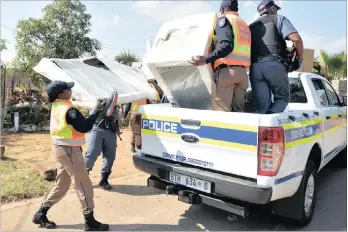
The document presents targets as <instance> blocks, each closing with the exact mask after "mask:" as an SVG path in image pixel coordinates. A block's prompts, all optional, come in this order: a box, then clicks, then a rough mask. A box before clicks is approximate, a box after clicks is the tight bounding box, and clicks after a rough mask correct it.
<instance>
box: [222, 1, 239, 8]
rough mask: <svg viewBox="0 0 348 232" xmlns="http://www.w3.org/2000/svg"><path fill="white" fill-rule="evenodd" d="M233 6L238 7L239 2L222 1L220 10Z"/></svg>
mask: <svg viewBox="0 0 348 232" xmlns="http://www.w3.org/2000/svg"><path fill="white" fill-rule="evenodd" d="M233 5H236V6H238V0H222V2H221V5H220V9H221V8H224V7H231V6H233Z"/></svg>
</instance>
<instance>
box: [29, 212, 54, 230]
mask: <svg viewBox="0 0 348 232" xmlns="http://www.w3.org/2000/svg"><path fill="white" fill-rule="evenodd" d="M49 209H50V208H49V207H45V206H40V209H39V210H38V211H37V212H36V213H35V214H34V217H33V220H32V222H33V223H35V224H37V225H40V226H41V227H44V228H46V229H55V228H56V227H57V225H56V223H54V222H51V221H49V220H48V218H47V211H48V210H49Z"/></svg>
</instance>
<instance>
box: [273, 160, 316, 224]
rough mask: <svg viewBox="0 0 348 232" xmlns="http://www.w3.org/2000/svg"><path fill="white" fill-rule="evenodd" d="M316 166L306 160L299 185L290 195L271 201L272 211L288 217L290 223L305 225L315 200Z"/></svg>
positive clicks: (310, 216) (310, 217)
mask: <svg viewBox="0 0 348 232" xmlns="http://www.w3.org/2000/svg"><path fill="white" fill-rule="evenodd" d="M316 167H317V166H316V165H315V163H314V161H313V160H308V162H307V164H306V168H305V171H304V174H303V176H302V180H301V183H300V186H299V187H298V189H297V191H296V193H295V194H294V195H293V196H292V197H288V198H284V199H281V200H278V201H275V202H272V212H273V213H274V214H276V215H279V216H282V217H284V218H287V219H290V221H289V222H290V223H292V224H295V225H297V226H306V225H307V224H308V223H309V222H310V221H311V219H312V217H313V213H314V209H315V204H316V200H317V198H316V197H317V185H318V184H317V168H316Z"/></svg>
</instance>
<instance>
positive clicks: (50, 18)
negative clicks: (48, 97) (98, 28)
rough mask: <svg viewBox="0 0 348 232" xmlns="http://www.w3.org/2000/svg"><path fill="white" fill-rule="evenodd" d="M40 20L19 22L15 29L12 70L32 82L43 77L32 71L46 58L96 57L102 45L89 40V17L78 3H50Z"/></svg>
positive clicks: (65, 0) (57, 0) (67, 0)
mask: <svg viewBox="0 0 348 232" xmlns="http://www.w3.org/2000/svg"><path fill="white" fill-rule="evenodd" d="M42 12H43V16H42V17H41V18H28V19H23V20H20V21H19V22H18V25H17V28H16V41H17V45H16V50H17V52H16V53H17V56H16V58H15V60H14V62H13V70H14V71H15V72H16V73H17V74H20V75H24V76H27V77H29V78H30V79H31V80H32V81H33V82H36V83H38V82H41V81H42V78H41V76H40V75H39V74H37V73H35V71H34V70H33V69H32V68H33V67H34V66H35V65H37V64H38V62H39V61H40V60H41V59H42V58H44V57H46V58H60V59H74V58H80V57H81V56H82V55H84V54H88V55H92V56H93V55H95V54H96V51H98V50H100V49H101V43H100V42H99V41H98V40H96V39H92V38H90V37H88V36H87V35H88V33H89V32H90V31H91V30H90V27H91V22H90V20H91V17H92V16H91V15H90V14H87V13H86V6H85V5H84V4H82V3H81V2H80V1H79V0H53V2H52V4H49V5H47V6H46V7H45V8H43V10H42Z"/></svg>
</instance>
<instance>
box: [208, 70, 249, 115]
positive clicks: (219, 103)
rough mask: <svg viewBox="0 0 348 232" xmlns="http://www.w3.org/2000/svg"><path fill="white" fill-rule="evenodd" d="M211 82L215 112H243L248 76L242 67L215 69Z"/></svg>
mask: <svg viewBox="0 0 348 232" xmlns="http://www.w3.org/2000/svg"><path fill="white" fill-rule="evenodd" d="M214 80H215V81H212V87H211V89H212V103H213V108H214V110H216V111H227V112H231V111H233V112H243V111H244V103H245V92H246V90H247V88H248V85H249V84H248V83H249V82H248V74H247V72H246V69H245V68H244V67H240V66H230V67H226V68H221V69H217V70H216V71H215V72H214Z"/></svg>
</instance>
